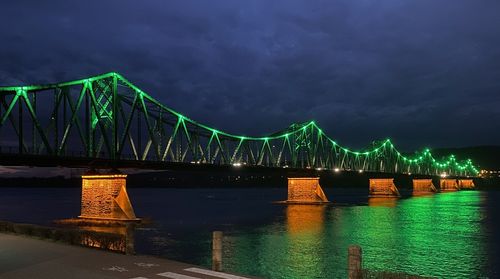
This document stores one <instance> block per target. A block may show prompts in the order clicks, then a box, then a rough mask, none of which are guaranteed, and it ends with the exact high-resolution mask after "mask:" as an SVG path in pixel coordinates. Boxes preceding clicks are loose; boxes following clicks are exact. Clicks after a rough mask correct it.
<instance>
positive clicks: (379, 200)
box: [368, 197, 398, 207]
mask: <svg viewBox="0 0 500 279" xmlns="http://www.w3.org/2000/svg"><path fill="white" fill-rule="evenodd" d="M397 201H398V198H392V197H376V198H368V205H369V206H385V207H395V206H396V204H397Z"/></svg>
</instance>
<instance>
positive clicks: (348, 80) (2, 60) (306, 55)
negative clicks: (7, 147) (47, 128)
mask: <svg viewBox="0 0 500 279" xmlns="http://www.w3.org/2000/svg"><path fill="white" fill-rule="evenodd" d="M0 10H1V14H2V16H1V17H0V35H1V38H2V39H1V43H0V84H1V85H17V84H26V83H31V84H33V83H44V82H57V81H63V80H71V79H78V78H82V77H85V76H90V75H97V74H100V73H104V72H109V71H117V72H120V73H121V74H122V75H124V76H125V77H127V78H128V79H129V80H130V81H132V82H134V83H135V84H136V85H138V86H139V87H141V88H142V89H144V90H145V91H146V92H148V93H150V94H151V95H152V96H153V97H155V98H157V99H158V100H160V101H161V102H163V103H164V104H166V105H167V106H169V107H171V108H173V109H175V110H177V111H179V112H181V113H183V114H185V115H187V116H189V117H190V118H192V119H194V120H197V121H199V122H202V123H205V124H208V125H210V126H213V127H215V128H218V129H222V130H226V131H228V132H233V133H242V134H246V135H264V134H267V133H272V132H273V131H276V130H280V129H283V128H284V127H287V126H288V125H289V124H290V123H292V122H303V121H307V120H310V119H314V120H316V121H317V123H318V124H319V125H320V126H322V127H323V129H324V130H325V131H326V132H327V133H328V134H329V135H331V137H333V138H335V139H336V140H337V141H338V142H339V143H341V144H343V145H345V146H349V147H354V148H359V147H363V146H365V145H367V144H369V143H370V142H371V141H373V140H376V139H382V138H387V137H390V138H392V139H393V140H394V141H395V143H396V144H397V145H398V146H400V147H401V148H402V149H403V150H412V149H420V148H423V147H444V146H453V147H460V146H471V145H484V144H498V143H500V129H499V128H500V16H499V12H500V1H496V0H474V1H471V0H440V1H436V0H403V1H401V0H380V1H375V0H328V1H314V0H304V1H296V0H284V1H277V0H272V1H270V0H263V1H257V0H251V1H248V0H247V1H238V0H225V1H215V0H210V1H206V0H203V1H190V0H182V1H167V0H161V1H149V0H145V1H123V0H122V1H93V0H86V1H67V0H65V1H50V0H47V1H35V0H32V1H25V0H16V1H4V2H2V3H1V4H0Z"/></svg>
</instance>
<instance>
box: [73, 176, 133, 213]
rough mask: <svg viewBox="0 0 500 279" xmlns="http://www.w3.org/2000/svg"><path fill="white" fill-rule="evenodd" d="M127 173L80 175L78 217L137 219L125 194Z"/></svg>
mask: <svg viewBox="0 0 500 279" xmlns="http://www.w3.org/2000/svg"><path fill="white" fill-rule="evenodd" d="M126 182H127V175H125V174H88V175H82V203H81V215H80V216H79V218H83V219H96V220H109V221H139V219H138V218H137V217H136V216H135V213H134V209H133V208H132V204H131V202H130V199H129V197H128V194H127V187H126Z"/></svg>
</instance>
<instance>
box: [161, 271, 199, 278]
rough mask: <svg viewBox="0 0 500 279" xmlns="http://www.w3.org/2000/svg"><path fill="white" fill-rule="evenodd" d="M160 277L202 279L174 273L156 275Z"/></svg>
mask: <svg viewBox="0 0 500 279" xmlns="http://www.w3.org/2000/svg"><path fill="white" fill-rule="evenodd" d="M156 275H158V276H162V277H167V278H172V279H200V278H198V277H192V276H188V275H184V274H179V273H173V272H163V273H158V274H156Z"/></svg>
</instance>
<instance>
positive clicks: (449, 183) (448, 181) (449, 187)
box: [439, 178, 460, 192]
mask: <svg viewBox="0 0 500 279" xmlns="http://www.w3.org/2000/svg"><path fill="white" fill-rule="evenodd" d="M439 188H440V189H441V192H445V191H447V192H450V191H458V190H460V187H459V185H458V183H457V180H456V179H454V178H442V179H441V180H439Z"/></svg>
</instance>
